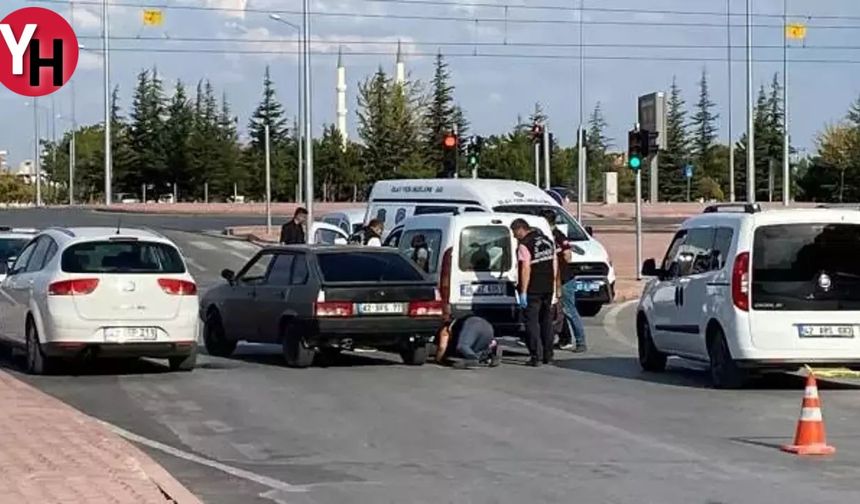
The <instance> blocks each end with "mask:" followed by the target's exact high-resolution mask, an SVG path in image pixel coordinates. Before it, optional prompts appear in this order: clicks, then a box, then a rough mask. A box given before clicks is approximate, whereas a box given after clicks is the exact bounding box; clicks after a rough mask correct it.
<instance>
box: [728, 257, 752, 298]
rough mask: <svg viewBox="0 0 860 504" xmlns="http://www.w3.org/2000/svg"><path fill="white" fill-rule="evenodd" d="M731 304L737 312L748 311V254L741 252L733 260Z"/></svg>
mask: <svg viewBox="0 0 860 504" xmlns="http://www.w3.org/2000/svg"><path fill="white" fill-rule="evenodd" d="M732 302H733V303H734V304H735V306H737V307H738V309H739V310H743V311H749V309H750V253H749V252H743V253H740V254H738V256H737V257H736V258H735V266H734V268H733V269H732Z"/></svg>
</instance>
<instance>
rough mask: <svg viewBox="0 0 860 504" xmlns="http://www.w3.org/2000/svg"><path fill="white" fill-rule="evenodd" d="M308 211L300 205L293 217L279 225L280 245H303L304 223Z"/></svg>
mask: <svg viewBox="0 0 860 504" xmlns="http://www.w3.org/2000/svg"><path fill="white" fill-rule="evenodd" d="M307 220H308V211H307V210H306V209H304V208H302V207H299V208H297V209H296V212H295V213H294V214H293V218H292V219H291V220H290V222H287V223H286V224H284V225H283V226H282V227H281V239H280V242H281V244H282V245H303V244H304V243H305V223H306V222H307Z"/></svg>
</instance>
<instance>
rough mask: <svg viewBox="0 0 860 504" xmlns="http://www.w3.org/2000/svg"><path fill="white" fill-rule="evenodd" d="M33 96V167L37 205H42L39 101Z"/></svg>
mask: <svg viewBox="0 0 860 504" xmlns="http://www.w3.org/2000/svg"><path fill="white" fill-rule="evenodd" d="M38 100H39V99H38V98H33V168H34V173H35V175H36V206H37V207H40V206H42V163H41V159H40V158H41V157H42V153H41V149H40V148H39V102H38Z"/></svg>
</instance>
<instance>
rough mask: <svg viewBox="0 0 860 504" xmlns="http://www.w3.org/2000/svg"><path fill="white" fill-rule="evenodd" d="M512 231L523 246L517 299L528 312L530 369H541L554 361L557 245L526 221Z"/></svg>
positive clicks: (520, 251)
mask: <svg viewBox="0 0 860 504" xmlns="http://www.w3.org/2000/svg"><path fill="white" fill-rule="evenodd" d="M511 230H512V231H513V233H514V236H515V237H516V239H517V240H518V241H519V242H520V245H519V247H518V248H517V258H518V260H519V272H520V274H519V283H518V285H517V295H518V296H519V305H520V307H521V308H523V309H524V310H525V323H526V332H527V334H526V346H527V347H528V349H529V354H530V355H531V357H530V358H529V361H528V365H529V366H534V367H538V366H540V365H541V364H549V363H551V362H552V358H553V353H552V346H553V339H554V335H553V330H552V307H553V304H555V301H556V300H557V299H558V298H557V293H556V291H555V288H556V281H555V278H556V274H557V270H558V261H557V260H556V253H555V243H553V241H552V240H551V239H550V238H548V237H547V236H545V235H544V234H543V233H541V232H540V230H538V229H532V228H531V226H529V223H528V222H526V221H525V220H523V219H516V220H515V221H514V222H513V223H511Z"/></svg>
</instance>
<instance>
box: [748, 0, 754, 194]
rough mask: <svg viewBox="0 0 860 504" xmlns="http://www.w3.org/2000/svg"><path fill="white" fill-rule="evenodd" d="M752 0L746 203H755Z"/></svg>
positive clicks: (749, 18)
mask: <svg viewBox="0 0 860 504" xmlns="http://www.w3.org/2000/svg"><path fill="white" fill-rule="evenodd" d="M752 30H753V27H752V0H747V203H755V124H754V123H753V120H754V113H753V81H752V76H753V61H752Z"/></svg>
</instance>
